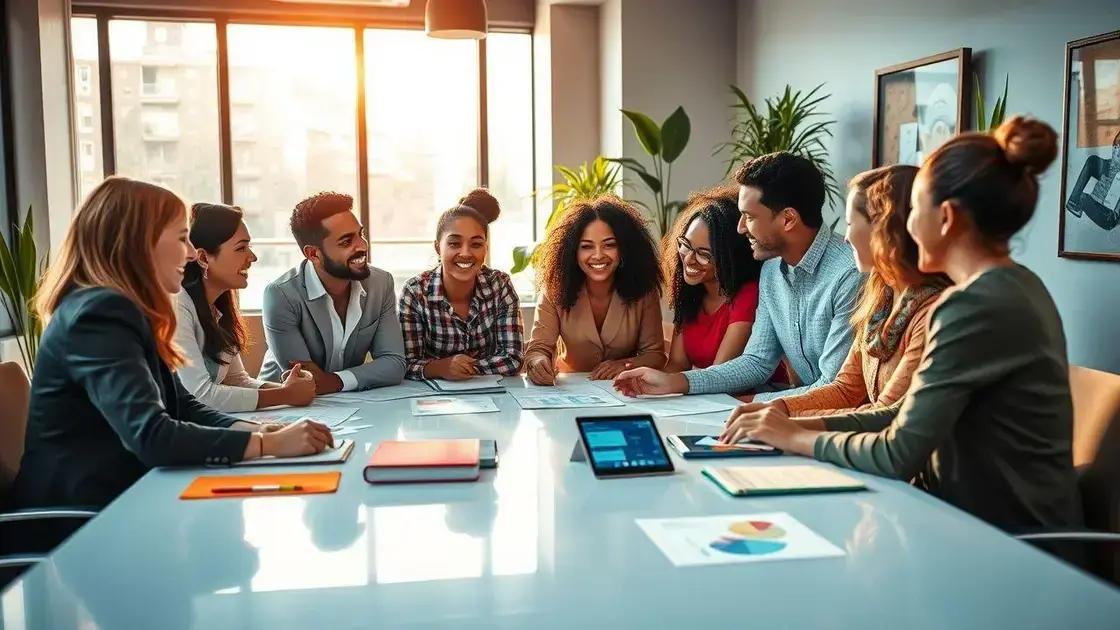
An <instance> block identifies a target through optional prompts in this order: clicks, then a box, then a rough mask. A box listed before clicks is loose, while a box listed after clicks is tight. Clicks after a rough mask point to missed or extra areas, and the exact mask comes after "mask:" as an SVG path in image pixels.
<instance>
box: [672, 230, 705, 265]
mask: <svg viewBox="0 0 1120 630" xmlns="http://www.w3.org/2000/svg"><path fill="white" fill-rule="evenodd" d="M677 253H678V254H680V255H681V258H686V257H687V256H688V255H689V254H692V255H693V256H695V257H696V262H698V263H700V264H701V265H710V264H712V252H710V251H708V250H706V249H695V248H694V247H692V243H689V242H688V240H686V239H685V238H684V237H683V236H678V237H677Z"/></svg>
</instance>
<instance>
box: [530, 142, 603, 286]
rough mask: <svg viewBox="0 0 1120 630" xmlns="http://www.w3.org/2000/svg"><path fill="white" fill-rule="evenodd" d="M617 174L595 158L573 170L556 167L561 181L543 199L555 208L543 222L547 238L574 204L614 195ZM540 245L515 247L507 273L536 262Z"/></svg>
mask: <svg viewBox="0 0 1120 630" xmlns="http://www.w3.org/2000/svg"><path fill="white" fill-rule="evenodd" d="M620 170H621V169H620V168H619V167H618V166H615V165H612V164H611V163H610V162H608V161H607V159H606V158H604V157H603V156H599V157H597V158H595V159H594V160H593V161H592V162H591V163H590V164H588V163H587V162H584V163H583V164H580V165H579V166H578V167H577V168H575V169H571V168H568V167H567V166H560V165H557V166H556V171H557V172H558V173H560V176H561V177H562V178H564V181H562V182H560V183H558V184H555V185H553V187H552V189H551V190H550V191H549V192H548V194H547V195H546V196H547V197H550V198H552V199H554V200H555V201H556V205H555V206H553V208H552V212H550V213H549V215H548V220H547V221H545V224H544V231H545V234H548V230H549V229H551V228H552V226H553V224H554V223H556V221H558V220H559V219H560V217H561V216H563V214H564V211H565V210H567V209H568V206H570V205H572V204H573V203H575V202H576V201H582V200H585V199H594V198H595V197H598V196H599V195H604V194H607V193H614V192H617V191H618V189H619V187H621V185H622V177H621V176H620V173H619V171H620ZM539 244H540V243H539V242H538V243H533V244H532V245H519V246H517V247H514V248H513V269H510V273H518V272H521V271H524V270H525V269H526V268H527V267H529V265H531V264H533V263H534V262H536V260H537V247H538V246H539Z"/></svg>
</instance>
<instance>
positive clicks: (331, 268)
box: [323, 252, 369, 280]
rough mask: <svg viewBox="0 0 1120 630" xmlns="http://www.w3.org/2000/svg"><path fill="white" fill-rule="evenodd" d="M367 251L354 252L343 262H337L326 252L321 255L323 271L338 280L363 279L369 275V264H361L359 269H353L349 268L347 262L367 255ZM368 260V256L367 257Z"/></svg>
mask: <svg viewBox="0 0 1120 630" xmlns="http://www.w3.org/2000/svg"><path fill="white" fill-rule="evenodd" d="M367 256H368V253H367V252H361V253H358V254H354V255H353V256H351V257H350V258H349V259H348V260H346V261H344V262H338V261H336V260H334V259H332V258H331V257H330V256H327V255H326V254H324V255H323V271H326V272H327V273H329V274H330V275H332V276H334V277H335V278H338V279H340V280H365V279H366V278H368V277H369V265H368V264H367V265H362V268H361V270H360V271H354V270H352V269H351V268H350V265H349V262H350V261H351V260H354V259H356V258H363V257H367ZM367 260H368V258H367Z"/></svg>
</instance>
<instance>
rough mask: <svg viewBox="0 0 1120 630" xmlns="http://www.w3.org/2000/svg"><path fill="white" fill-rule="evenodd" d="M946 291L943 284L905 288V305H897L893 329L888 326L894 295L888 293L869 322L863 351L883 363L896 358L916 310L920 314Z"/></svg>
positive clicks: (902, 303)
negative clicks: (932, 300) (927, 303)
mask: <svg viewBox="0 0 1120 630" xmlns="http://www.w3.org/2000/svg"><path fill="white" fill-rule="evenodd" d="M944 289H945V285H943V284H940V283H939V284H932V285H925V286H921V287H916V288H910V289H906V290H905V291H903V293H902V302H901V303H900V304H899V306H898V313H897V314H895V316H894V319H893V320H891V323H890V326H886V323H887V318H888V317H890V314H891V307H892V306H893V305H894V292H893V291H888V294H887V299H886V300H885V301H884V302H885V303H884V305H883V306H882V307H881V308H880V309H879V310H877V311H875V313H874V314H873V315H872V316H871V319H870V320H869V321H868V322H867V328H866V329H865V331H864V336H863V342H864V343H863V351H864V352H865V353H866V354H868V355H869V356H873V357H875V358H876V359H879V360H880V361H885V360H887V359H889V358H891V357H892V356H894V353H895V352H896V351H897V350H898V345H899V343H901V342H902V333H904V332H906V327H907V326H909V325H910V319H911V318H913V317H914V311H917V310H918V308H920V307H921V306H922V305H923V304H925V303H926V302H927V301H929V300H931V299H933V298H935V297H937V296H938V295H940V294H941V292H942V291H943V290H944ZM884 326H886V330H884Z"/></svg>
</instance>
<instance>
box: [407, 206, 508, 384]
mask: <svg viewBox="0 0 1120 630" xmlns="http://www.w3.org/2000/svg"><path fill="white" fill-rule="evenodd" d="M500 213H501V208H500V207H499V206H498V201H497V200H496V199H494V197H493V196H492V195H491V194H490V193H489V191H487V190H486V189H485V188H476V189H474V190H472V191H470V192H469V193H467V195H466V196H465V197H463V198H462V199H460V200H459V204H458V205H456V206H455V207H453V208H451V209H449V210H446V211H445V212H444V213H443V214H442V215H440V217H439V221H438V222H437V224H436V240H435V249H436V254H438V255H439V264H438V265H436V266H435V268H433V269H429V270H428V271H425V272H423V273H421V274H420V275H418V276H416V277H414V278H412V279H411V280H409V281H408V282H407V283H405V285H404V288H403V289H401V300H400V318H401V330H402V332H403V333H404V350H405V360H406V362H407V364H408V368H407V371H406V372H405V376H406V377H407V378H411V379H424V378H443V379H449V380H463V379H468V378H470V377H472V376H474V375H476V374H505V375H510V374H517V372H518V371H519V370H520V369H521V360H522V340H521V336H522V331H523V325H522V323H521V305H520V302H519V301H518V299H517V291H516V290H514V288H513V283H512V282H511V281H510V279H509V275H507V274H506V273H504V272H501V271H498V270H497V269H491V268H490V267H487V266H486V258H487V253H488V251H489V243H488V238H489V225H490V224H491V223H493V222H494V221H495V220H496V219H497V218H498V215H499V214H500Z"/></svg>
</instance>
